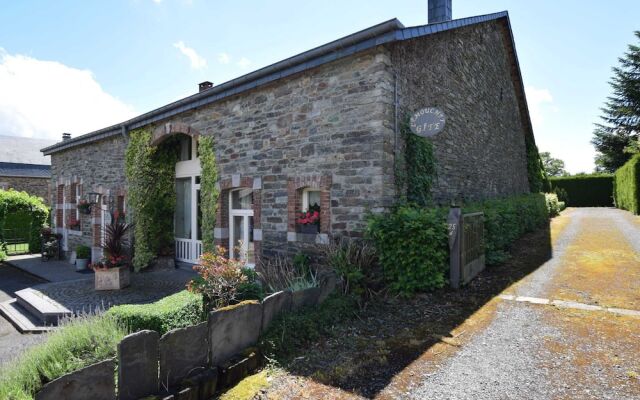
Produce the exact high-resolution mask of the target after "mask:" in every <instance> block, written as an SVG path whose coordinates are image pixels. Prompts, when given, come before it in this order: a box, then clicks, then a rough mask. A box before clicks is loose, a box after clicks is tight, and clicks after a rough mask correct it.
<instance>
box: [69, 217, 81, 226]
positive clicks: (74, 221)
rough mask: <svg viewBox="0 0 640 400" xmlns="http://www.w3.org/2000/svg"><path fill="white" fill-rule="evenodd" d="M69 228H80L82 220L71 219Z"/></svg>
mask: <svg viewBox="0 0 640 400" xmlns="http://www.w3.org/2000/svg"><path fill="white" fill-rule="evenodd" d="M69 228H71V229H78V228H80V220H78V219H75V218H73V217H71V218H69Z"/></svg>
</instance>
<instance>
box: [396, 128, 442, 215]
mask: <svg viewBox="0 0 640 400" xmlns="http://www.w3.org/2000/svg"><path fill="white" fill-rule="evenodd" d="M400 134H401V135H402V138H403V140H404V153H403V154H399V155H398V156H397V162H396V185H397V187H398V188H401V189H400V191H401V195H400V198H401V200H406V201H408V202H410V203H415V204H417V205H419V206H427V205H430V204H431V203H432V201H431V200H432V199H431V189H432V187H433V183H434V181H435V178H436V160H435V156H434V154H433V144H432V143H431V141H430V140H429V139H426V138H423V137H421V136H418V135H415V134H413V132H411V128H410V127H409V118H408V117H407V118H404V120H403V122H402V124H401V125H400Z"/></svg>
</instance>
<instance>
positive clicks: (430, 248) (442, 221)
mask: <svg viewBox="0 0 640 400" xmlns="http://www.w3.org/2000/svg"><path fill="white" fill-rule="evenodd" d="M446 215H447V210H446V209H442V208H418V207H412V206H400V207H398V208H396V209H395V210H393V211H392V212H390V213H386V214H378V215H372V216H370V217H369V220H368V226H367V230H366V236H367V237H368V238H369V239H371V240H372V241H373V243H374V246H375V248H376V252H377V254H378V258H379V260H380V265H381V266H382V269H383V274H384V277H385V280H386V281H387V283H388V285H389V288H390V289H391V290H392V291H393V292H396V293H399V294H401V295H404V296H409V295H411V294H413V293H415V292H416V291H420V290H429V289H434V288H439V287H442V286H443V285H444V284H445V280H446V279H445V274H446V272H447V270H448V265H447V260H448V256H449V248H448V244H447V240H448V233H447V223H446Z"/></svg>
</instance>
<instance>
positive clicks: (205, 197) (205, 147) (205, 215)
mask: <svg viewBox="0 0 640 400" xmlns="http://www.w3.org/2000/svg"><path fill="white" fill-rule="evenodd" d="M198 153H199V155H200V168H201V173H200V208H201V210H202V220H201V222H200V223H201V226H202V248H203V250H204V251H205V252H214V251H215V243H214V234H213V232H214V229H215V226H216V211H217V209H218V196H219V190H218V187H217V186H216V184H217V182H218V167H217V164H216V152H215V147H214V140H213V136H201V137H200V138H199V139H198Z"/></svg>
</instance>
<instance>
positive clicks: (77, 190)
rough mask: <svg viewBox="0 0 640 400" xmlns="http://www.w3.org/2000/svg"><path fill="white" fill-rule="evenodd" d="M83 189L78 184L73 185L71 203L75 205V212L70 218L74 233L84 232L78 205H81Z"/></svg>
mask: <svg viewBox="0 0 640 400" xmlns="http://www.w3.org/2000/svg"><path fill="white" fill-rule="evenodd" d="M81 192H82V188H81V185H80V184H78V183H72V184H71V199H69V201H70V202H71V203H72V204H75V210H74V212H73V214H72V215H71V217H70V218H69V228H70V229H72V230H74V231H79V230H82V228H81V224H80V210H79V209H78V204H79V203H80V197H81Z"/></svg>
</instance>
